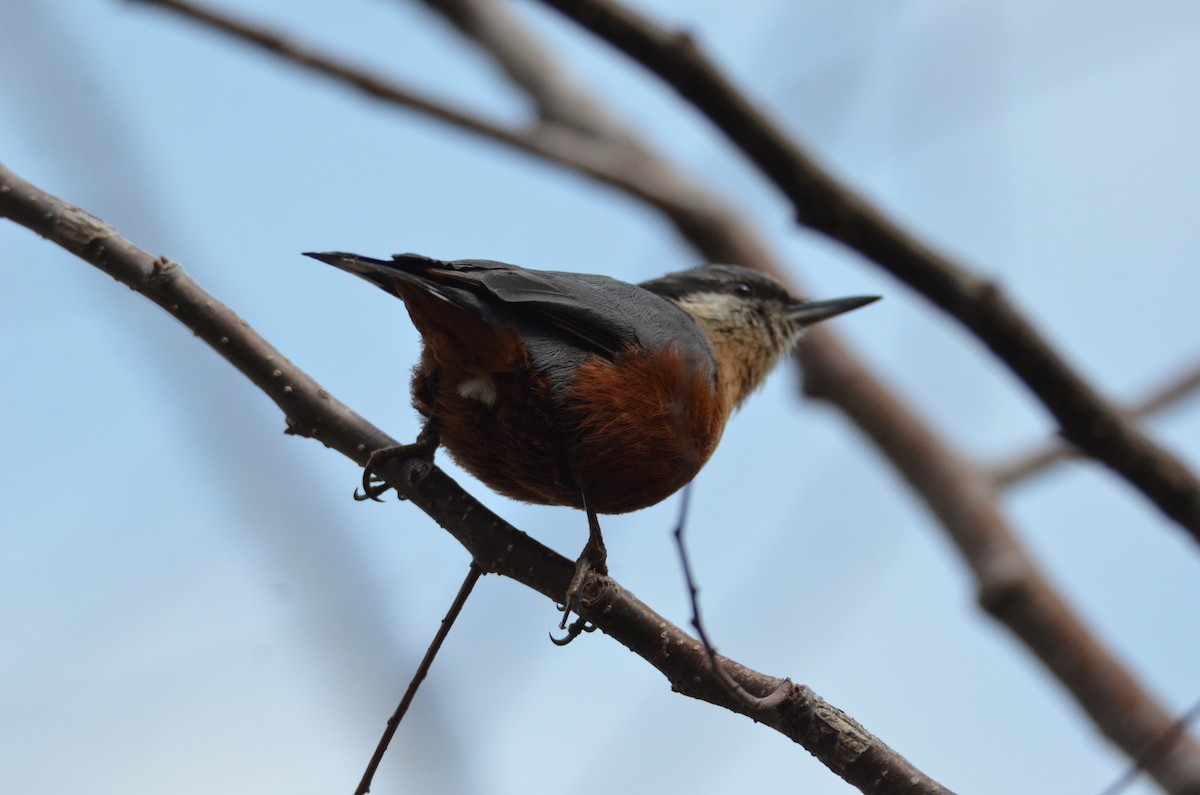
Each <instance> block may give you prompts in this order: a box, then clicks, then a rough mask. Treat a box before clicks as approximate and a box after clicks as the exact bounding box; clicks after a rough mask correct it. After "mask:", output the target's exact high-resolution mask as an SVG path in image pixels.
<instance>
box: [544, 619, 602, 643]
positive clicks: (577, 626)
mask: <svg viewBox="0 0 1200 795" xmlns="http://www.w3.org/2000/svg"><path fill="white" fill-rule="evenodd" d="M566 623H567V619H566V616H565V615H564V617H563V626H560V627H559V629H563V628H565V629H566V630H567V634H566V635H563V636H562V637H561V638H556V637H554V634H553V633H551V634H550V642H551V643H553V644H554V645H555V646H566V645H567V644H568V643H570V642H571V641H573V640H575V639H576V638H578V637H579V636H580V635H582V634H583V633H585V632H595V631H596V625H595V624H593V623H591V622H590V621H588V620H587V619H586V618H583V617H582V616H580V617H579V618H576V619H575V620H574V621H572V622H571V626H569V627H567V626H565V625H566Z"/></svg>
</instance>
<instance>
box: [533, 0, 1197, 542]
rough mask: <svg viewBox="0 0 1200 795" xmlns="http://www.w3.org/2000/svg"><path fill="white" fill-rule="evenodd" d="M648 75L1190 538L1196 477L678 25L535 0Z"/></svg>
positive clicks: (800, 211)
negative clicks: (930, 307)
mask: <svg viewBox="0 0 1200 795" xmlns="http://www.w3.org/2000/svg"><path fill="white" fill-rule="evenodd" d="M542 2H543V3H545V4H546V5H548V6H550V7H552V8H554V9H556V10H557V11H560V12H561V13H563V14H564V15H566V16H567V17H569V18H571V19H573V20H574V21H575V22H577V23H578V24H579V25H580V26H582V27H584V28H586V29H588V30H590V31H591V32H592V33H594V34H595V35H596V36H598V37H599V38H601V39H603V40H605V41H607V42H608V43H609V44H611V45H613V46H614V47H616V48H617V49H619V50H621V51H623V52H624V53H625V54H627V55H628V56H629V57H630V58H632V59H634V60H635V61H637V62H638V63H640V64H642V65H643V66H645V67H646V68H647V69H649V70H650V71H652V72H654V73H655V74H657V75H658V76H659V77H660V78H662V80H663V81H664V82H666V83H667V84H668V85H670V86H671V87H673V88H674V89H675V90H676V91H677V92H678V93H679V94H680V95H682V96H683V97H684V98H686V99H687V100H688V101H690V102H691V103H692V104H693V105H695V107H696V108H697V109H699V110H700V111H701V112H703V113H704V114H705V115H707V116H708V118H709V119H710V120H711V121H712V122H713V123H714V124H715V125H716V126H717V127H718V128H720V129H721V130H722V131H723V132H724V133H725V134H726V135H727V136H728V137H729V139H730V140H731V141H733V143H735V144H736V145H737V146H738V147H739V148H740V149H741V150H742V152H743V153H745V155H746V156H747V157H749V158H750V160H752V161H753V162H754V164H755V165H757V166H758V168H759V170H760V171H761V172H762V173H763V174H764V175H765V176H766V177H767V178H769V179H770V180H771V181H772V182H774V183H775V185H776V187H778V188H779V189H780V190H781V191H782V192H783V193H784V195H786V196H787V197H788V198H789V199H790V200H791V201H792V204H793V206H794V207H795V210H796V217H797V220H798V221H799V222H800V223H802V224H804V225H806V226H809V227H811V228H812V229H815V230H817V231H819V232H822V233H823V234H825V235H827V236H829V237H831V238H833V239H834V240H837V241H840V242H841V243H843V244H845V245H846V246H848V247H850V248H852V249H854V250H855V251H858V252H859V253H861V254H862V255H863V256H865V257H867V258H868V259H870V260H872V261H874V262H876V263H877V264H879V265H880V266H882V267H883V268H884V269H885V270H887V271H888V272H889V273H891V274H892V275H894V276H895V277H896V278H898V279H900V280H901V281H903V282H905V283H906V284H908V285H909V286H910V287H912V288H913V289H914V290H916V291H917V292H918V293H920V294H921V295H923V296H925V297H926V298H927V299H929V300H930V301H931V302H932V303H933V304H934V305H935V306H937V307H939V308H941V309H942V310H944V311H945V312H947V313H948V314H949V315H951V316H952V317H954V318H955V319H957V320H958V321H959V322H960V323H962V324H963V325H964V326H966V327H967V328H968V329H970V330H971V331H972V332H973V333H974V334H975V335H976V336H977V337H979V339H980V340H982V341H983V342H984V343H985V344H986V345H987V346H988V347H989V348H990V349H991V350H992V352H993V353H994V354H996V356H997V357H998V358H999V359H1000V360H1001V361H1003V362H1004V363H1005V364H1006V365H1008V367H1009V369H1010V370H1012V371H1013V373H1015V374H1016V375H1017V376H1018V377H1019V378H1020V379H1021V380H1022V381H1024V382H1025V384H1026V385H1027V386H1028V387H1029V388H1030V390H1032V391H1033V393H1034V394H1035V395H1037V397H1038V398H1039V399H1040V400H1041V402H1042V403H1043V404H1044V405H1045V406H1046V408H1047V409H1049V411H1050V413H1051V414H1053V415H1054V418H1055V419H1056V420H1057V421H1058V423H1059V424H1060V425H1061V426H1062V429H1063V435H1064V437H1065V438H1066V439H1068V440H1069V441H1070V442H1071V443H1072V444H1074V445H1075V446H1076V447H1078V448H1079V449H1080V450H1082V451H1084V452H1086V453H1087V454H1088V455H1090V456H1092V457H1093V458H1095V459H1097V460H1098V461H1101V462H1103V463H1104V464H1106V465H1107V466H1109V467H1110V468H1112V469H1113V470H1114V471H1115V472H1117V473H1118V474H1120V475H1121V476H1122V477H1124V478H1125V479H1126V480H1128V481H1129V482H1130V483H1131V484H1133V485H1134V486H1135V487H1136V488H1137V489H1138V490H1140V491H1141V492H1142V493H1143V494H1145V495H1146V496H1147V497H1148V498H1149V499H1150V500H1151V501H1152V502H1153V503H1154V504H1155V505H1157V506H1158V507H1159V509H1160V510H1161V511H1162V512H1163V513H1164V514H1166V515H1167V516H1169V517H1170V518H1172V519H1174V520H1175V521H1176V522H1177V523H1179V524H1180V525H1181V526H1182V527H1183V528H1184V529H1186V530H1187V531H1188V532H1189V533H1190V534H1191V535H1192V537H1193V538H1194V539H1196V540H1197V541H1200V481H1197V480H1196V477H1195V476H1194V475H1193V474H1192V472H1190V471H1189V470H1188V468H1187V467H1186V466H1185V465H1184V464H1183V462H1182V461H1180V460H1179V459H1178V458H1177V457H1175V456H1174V455H1172V454H1171V453H1169V452H1167V451H1166V450H1164V449H1162V448H1161V447H1159V446H1158V445H1157V444H1156V443H1155V442H1154V441H1153V440H1151V439H1150V438H1149V437H1147V436H1145V435H1144V434H1142V433H1141V431H1139V430H1138V428H1137V427H1136V426H1135V425H1134V424H1133V423H1131V422H1129V421H1128V420H1127V419H1126V418H1125V417H1123V416H1122V415H1121V414H1120V412H1118V411H1116V410H1115V409H1114V408H1113V407H1112V406H1110V405H1109V404H1108V403H1107V402H1106V401H1105V400H1104V399H1103V398H1102V397H1101V396H1100V394H1099V393H1098V392H1096V390H1095V389H1093V388H1092V387H1091V385H1090V384H1088V383H1087V382H1086V381H1084V379H1083V378H1082V377H1081V376H1080V375H1079V374H1077V373H1076V372H1075V371H1074V370H1073V369H1072V368H1071V367H1070V366H1068V364H1067V363H1066V361H1065V360H1064V359H1063V358H1062V357H1061V356H1060V355H1059V354H1058V352H1057V351H1055V350H1054V349H1053V348H1052V347H1051V346H1050V345H1049V344H1048V343H1047V342H1046V341H1045V340H1044V339H1043V338H1042V336H1041V334H1039V333H1038V331H1037V330H1036V329H1035V328H1034V327H1033V325H1032V324H1031V323H1030V322H1029V321H1028V320H1026V319H1025V318H1024V317H1023V316H1022V315H1021V313H1020V312H1018V311H1017V309H1016V308H1015V307H1014V306H1013V305H1012V304H1011V303H1010V302H1009V301H1008V299H1007V298H1006V297H1005V296H1004V294H1003V292H1002V291H1001V290H1000V288H999V286H998V285H996V284H995V283H992V282H989V281H986V280H984V279H980V278H979V277H977V276H975V275H974V274H972V273H970V272H969V271H967V270H966V269H965V268H963V267H961V266H959V265H958V264H956V263H954V262H952V261H951V260H950V259H949V258H947V257H945V256H943V255H941V254H939V253H937V252H935V251H934V250H933V249H931V248H929V247H928V246H926V245H924V244H923V243H921V242H920V241H918V240H917V239H916V238H915V237H913V236H912V235H910V234H909V233H908V232H907V231H905V230H903V229H901V228H900V227H899V226H897V225H896V224H895V223H894V222H893V221H891V220H890V219H889V218H887V217H886V216H884V214H883V213H882V212H880V211H879V210H878V209H876V208H875V207H873V206H871V205H870V204H869V203H868V202H867V201H866V199H864V198H863V197H861V196H859V195H857V194H855V193H854V192H853V191H851V190H850V189H849V188H847V187H846V186H844V185H842V184H840V183H839V182H837V181H836V180H835V179H834V178H833V177H832V176H830V175H829V174H828V173H827V172H826V171H825V170H824V169H822V168H821V167H820V166H819V165H817V163H816V162H815V161H814V160H813V159H812V158H811V157H809V155H808V154H806V153H805V152H804V151H802V150H801V149H800V148H799V147H798V146H797V145H796V144H795V143H794V142H793V141H792V140H791V139H790V138H789V137H788V136H787V135H786V134H785V133H784V132H783V131H782V130H781V129H780V128H778V127H777V126H776V125H775V124H774V123H773V122H772V121H771V120H770V119H768V118H767V117H766V116H765V115H764V114H763V113H761V112H760V111H759V110H758V109H757V108H755V107H754V106H753V105H752V104H751V103H750V101H749V100H747V99H746V97H744V96H743V95H742V94H741V92H740V91H739V90H738V89H737V88H736V87H735V86H734V85H733V84H732V83H731V82H730V81H729V80H728V79H727V78H726V77H725V76H724V75H723V74H722V73H721V72H720V70H719V69H717V67H716V66H715V65H714V64H713V63H712V62H711V61H710V60H709V59H708V58H707V57H706V56H705V54H704V53H703V52H702V51H701V50H700V48H699V47H698V46H697V45H696V43H695V42H694V41H693V40H692V39H691V37H690V36H688V35H687V34H686V33H680V32H674V31H670V30H667V29H666V28H663V27H660V26H659V25H657V24H655V23H654V22H652V21H650V20H649V19H647V18H645V17H643V16H641V15H639V14H638V13H636V12H635V11H632V10H630V9H628V8H625V7H623V6H621V5H619V4H617V3H616V2H613V0H542Z"/></svg>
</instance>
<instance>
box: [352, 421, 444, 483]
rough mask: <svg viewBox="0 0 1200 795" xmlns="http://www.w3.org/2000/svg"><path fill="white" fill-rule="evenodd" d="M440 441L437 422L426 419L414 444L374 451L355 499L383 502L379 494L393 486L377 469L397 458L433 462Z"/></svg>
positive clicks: (364, 468)
mask: <svg viewBox="0 0 1200 795" xmlns="http://www.w3.org/2000/svg"><path fill="white" fill-rule="evenodd" d="M440 443H441V433H440V431H439V430H438V427H437V423H436V422H434V421H433V420H426V421H425V425H424V426H423V427H422V428H421V432H420V433H419V434H417V440H416V441H415V442H413V443H412V444H400V445H396V446H394V447H381V448H379V449H378V450H376V451H374V452H373V453H371V457H370V458H368V459H367V465H366V466H365V467H363V476H362V492H361V493H360V492H359V491H358V490H357V489H355V491H354V499H356V500H358V501H360V502H361V501H363V500H375V502H383V500H381V499H379V496H380V495H381V494H383V493H384V492H386V491H387V490H388V489H390V488H391V486H389V485H387V483H385V482H384V480H383V478H381V477H379V476H378V475H377V474H375V470H377V469H379V467H381V466H382V465H383V464H385V463H387V462H388V461H391V460H392V459H395V458H407V457H416V458H424V459H425V460H427V461H430V462H432V461H433V454H434V453H435V452H436V451H437V449H438V445H439V444H440ZM401 499H403V497H402V498H401Z"/></svg>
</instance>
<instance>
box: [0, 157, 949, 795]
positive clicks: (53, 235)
mask: <svg viewBox="0 0 1200 795" xmlns="http://www.w3.org/2000/svg"><path fill="white" fill-rule="evenodd" d="M0 217H6V218H9V219H11V220H13V221H15V222H16V223H18V224H20V225H22V226H25V227H27V228H29V229H31V230H32V231H34V232H36V233H38V234H39V235H41V236H42V237H45V238H47V239H48V240H50V241H51V242H54V243H56V244H58V245H60V246H62V247H63V248H64V249H66V250H67V251H70V252H71V253H72V254H75V255H76V256H78V257H80V258H81V259H83V260H85V261H87V262H89V263H91V264H92V265H94V266H95V267H97V268H99V269H100V270H102V271H104V272H105V273H107V274H109V275H110V276H112V277H113V278H115V279H117V280H118V281H120V282H122V283H123V284H125V285H127V286H128V287H130V288H131V289H132V290H133V291H135V292H137V293H140V294H141V295H143V296H144V297H146V298H148V299H149V300H151V301H153V302H154V303H156V304H158V305H159V306H160V307H162V308H163V309H165V310H167V312H168V313H170V314H171V315H172V316H173V317H174V318H175V319H177V320H179V321H180V322H181V323H183V324H184V325H185V326H187V327H188V328H189V329H191V331H192V332H193V333H194V334H195V335H196V336H197V337H199V338H200V339H202V340H204V342H206V343H207V344H208V345H209V346H210V347H212V348H213V350H215V351H216V352H217V353H218V354H220V355H221V356H222V357H224V358H225V359H227V360H228V361H229V362H230V363H231V364H233V365H234V366H235V367H237V368H238V370H240V371H241V372H242V373H243V374H244V375H246V377H247V378H249V379H250V380H251V381H252V382H253V383H254V384H256V385H257V386H258V387H259V388H260V389H262V390H263V392H264V393H266V395H267V396H268V397H269V398H271V400H273V401H274V402H275V403H276V405H278V406H279V407H280V409H282V410H283V412H284V414H285V416H286V418H287V424H288V432H289V433H293V434H296V435H301V436H309V437H312V438H314V439H317V440H318V441H320V442H322V443H323V444H325V445H326V446H327V447H329V448H331V449H334V450H337V451H338V452H340V453H342V454H343V455H346V456H347V457H349V458H351V459H352V460H354V461H356V462H358V463H359V464H363V463H365V462H366V460H367V458H368V456H369V454H370V451H372V450H376V449H379V448H381V447H387V446H392V445H394V444H395V442H394V440H392V439H390V438H389V437H388V436H387V435H386V434H384V433H383V432H382V431H380V430H379V429H378V428H376V427H375V426H373V425H371V424H370V423H368V422H367V421H366V420H364V419H363V418H362V417H360V416H359V415H357V414H355V413H354V412H353V411H351V410H350V409H349V408H347V407H346V406H345V405H344V404H342V403H340V402H339V401H337V400H336V399H335V398H333V397H332V396H331V395H330V394H329V393H328V392H326V391H325V390H324V389H323V388H322V387H321V386H320V385H319V384H317V383H316V381H314V380H313V379H312V378H311V377H310V376H308V375H307V374H306V373H304V372H303V371H301V370H300V369H299V368H297V367H296V366H295V365H293V364H292V363H291V362H290V361H288V360H287V359H286V358H285V357H284V356H283V355H282V354H281V353H279V351H277V350H276V349H275V348H274V347H272V346H271V345H270V343H268V342H267V341H266V340H264V339H263V338H262V337H261V336H259V335H258V334H257V333H256V332H255V331H254V330H253V329H251V328H250V326H249V324H247V323H246V322H245V321H243V320H242V319H241V318H239V317H238V316H237V315H236V314H235V313H234V312H233V311H232V310H231V309H229V307H227V306H225V305H224V304H222V303H221V302H219V301H217V299H215V298H214V297H213V296H212V295H210V294H209V293H207V292H205V291H204V290H203V289H202V288H201V287H200V286H199V285H198V284H197V283H196V282H195V281H193V280H192V279H191V277H189V276H188V275H187V274H186V273H185V272H184V271H183V269H182V268H181V267H180V266H179V265H178V264H177V263H174V262H171V261H169V260H167V259H165V258H162V257H154V256H153V255H151V254H149V253H148V252H146V251H144V250H142V249H140V248H138V247H137V246H135V245H134V244H133V243H131V242H129V241H128V240H126V239H125V238H123V237H121V236H120V235H119V234H118V233H117V232H116V231H115V230H114V229H112V228H111V227H110V226H108V225H107V224H105V223H104V222H103V221H101V220H99V219H98V218H95V217H94V216H92V215H89V214H88V213H86V212H84V211H83V210H81V209H79V208H78V207H74V206H71V205H69V204H66V203H64V202H62V201H61V200H59V199H57V198H55V197H53V196H51V195H49V194H47V193H45V192H44V191H41V190H40V189H38V188H37V187H35V186H33V185H31V184H29V183H28V182H25V181H24V180H22V179H20V178H19V177H18V176H16V175H15V174H13V173H12V172H11V171H9V170H8V169H7V168H5V167H4V166H3V165H0ZM378 474H380V475H381V476H382V477H384V478H385V479H386V480H387V481H388V482H389V483H390V484H391V485H392V486H393V487H395V488H396V490H397V491H398V492H399V493H400V494H402V495H403V496H404V497H405V498H406V499H408V500H410V501H411V502H412V503H413V504H414V505H416V506H417V507H418V508H420V509H421V510H423V511H425V513H427V514H428V515H429V516H430V517H432V518H433V519H434V520H435V521H437V522H438V524H439V525H441V526H442V527H443V528H444V529H445V530H447V531H448V532H449V533H450V534H451V535H452V536H454V538H456V539H457V540H458V541H459V542H460V543H461V544H462V545H463V546H464V547H466V549H467V551H468V552H470V553H471V556H472V559H473V560H474V561H475V562H476V563H477V564H478V565H479V567H480V568H481V569H482V570H483V571H485V572H493V573H497V574H502V575H504V576H506V577H510V578H512V579H514V580H516V581H517V582H520V583H522V584H523V585H526V586H528V587H529V588H532V589H533V590H535V591H537V592H539V593H541V594H543V595H545V596H546V597H548V598H550V599H551V600H555V599H559V598H561V596H562V594H563V593H565V592H566V589H567V584H568V582H569V581H570V579H571V576H572V573H573V571H574V566H573V565H572V563H571V561H569V560H567V559H566V558H564V557H563V556H562V555H559V554H558V553H557V552H555V551H553V550H552V549H549V548H548V547H545V546H543V545H542V544H539V543H538V542H537V541H535V540H533V539H532V538H530V537H529V536H527V535H526V534H524V533H522V532H521V531H519V530H517V529H516V528H515V527H513V526H511V525H509V524H508V523H507V522H505V521H504V520H503V519H501V518H500V517H499V516H497V515H496V514H494V513H492V512H491V511H490V510H488V509H487V508H486V507H485V506H484V505H482V504H481V503H479V502H478V501H476V500H475V499H474V498H473V497H471V495H469V494H467V493H466V492H465V491H463V489H462V488H461V487H460V486H459V485H458V484H457V483H455V482H454V481H453V480H451V479H450V477H448V476H447V475H446V474H445V473H444V472H442V471H441V470H440V469H438V468H437V467H434V466H431V465H429V464H428V462H426V461H425V460H423V459H419V458H409V459H395V460H392V461H389V462H388V463H386V464H384V465H383V466H381V467H380V469H379V473H378ZM579 611H580V613H581V615H583V616H585V617H586V618H587V619H588V620H589V621H591V622H592V623H593V624H595V625H596V626H597V627H598V628H599V629H600V630H601V631H603V632H604V633H606V634H607V635H609V636H610V637H612V638H614V639H615V640H617V641H618V642H619V643H621V644H623V645H624V646H626V647H627V648H629V649H630V650H632V651H634V652H635V653H637V654H639V655H640V656H641V657H643V658H644V659H645V660H646V661H647V662H649V663H650V664H651V665H653V666H654V667H655V668H657V669H658V670H659V671H661V672H662V673H663V675H664V676H666V677H667V679H668V680H669V681H670V683H671V686H672V688H673V689H674V690H678V691H679V692H681V693H684V694H686V695H689V696H692V697H693V698H698V699H701V700H704V701H708V702H709V703H712V704H715V705H717V706H722V707H725V708H726V709H730V710H732V711H734V712H738V713H740V714H743V715H747V716H749V717H751V718H753V719H754V720H756V721H758V722H760V723H764V724H766V725H768V726H770V727H772V728H774V729H775V730H777V731H779V732H780V733H782V734H784V735H785V736H787V737H788V738H789V739H791V740H793V741H794V742H796V743H798V744H800V745H802V746H803V747H805V748H806V749H807V750H808V751H809V752H810V753H812V754H813V755H814V756H816V757H817V758H818V759H820V760H821V761H822V762H823V763H824V764H825V765H826V766H828V767H829V768H830V769H831V770H833V771H834V772H835V773H837V774H838V775H839V776H841V777H842V778H843V779H845V780H846V781H848V782H850V783H851V784H854V785H855V786H857V787H859V789H860V790H862V791H863V792H868V793H880V794H881V795H885V794H891V793H895V794H897V795H899V794H901V793H904V794H907V793H913V794H914V795H915V793H946V792H949V790H947V789H945V788H944V787H942V786H941V785H939V784H937V783H936V782H935V781H933V780H932V779H930V778H929V777H928V776H926V775H925V774H923V773H921V772H920V771H919V770H917V769H916V768H915V767H913V766H912V764H910V763H909V762H908V761H907V760H905V759H904V758H903V757H901V756H900V755H899V754H897V753H896V752H895V751H893V750H892V749H891V748H889V747H888V746H887V745H885V744H884V743H883V742H881V741H880V740H879V739H878V738H876V737H873V736H872V735H871V734H869V733H868V732H867V731H866V730H865V729H863V728H862V727H861V726H859V725H858V724H857V723H856V722H854V721H853V720H852V719H850V718H849V717H848V716H847V715H845V714H844V713H842V712H841V711H840V710H837V709H836V708H834V707H832V706H830V705H829V704H827V703H826V702H824V701H823V700H821V699H820V698H819V697H817V696H816V695H815V694H813V693H812V691H811V690H809V689H808V688H806V687H803V686H798V685H793V686H792V687H791V691H790V693H789V694H788V697H787V698H786V699H785V700H783V702H782V703H780V704H779V705H778V706H777V707H775V708H773V709H771V710H770V711H755V710H753V709H751V708H750V707H748V706H747V705H746V704H745V703H744V702H741V701H737V700H731V697H730V695H729V692H728V691H727V690H726V689H725V688H724V687H723V686H721V685H720V684H719V683H717V682H715V681H714V680H713V678H712V677H711V675H710V672H709V669H708V657H707V654H706V652H705V650H704V647H703V645H701V644H700V643H699V642H697V641H696V640H695V639H693V638H691V637H690V636H688V635H687V633H685V632H684V631H683V630H681V629H680V628H678V627H676V626H674V625H673V624H671V623H670V622H668V621H667V620H666V619H664V618H663V617H662V616H659V615H658V614H657V613H655V612H654V611H652V610H651V609H650V608H649V607H647V606H646V605H644V604H643V603H641V602H640V601H638V599H637V598H636V597H634V596H633V595H632V594H631V593H629V592H628V591H626V590H625V589H623V588H622V587H621V586H620V585H619V584H618V583H617V582H616V581H615V580H612V579H610V578H607V577H598V576H593V577H592V578H590V579H589V580H588V582H587V583H586V584H585V587H584V593H583V595H582V599H581V601H580V605H579ZM720 661H721V664H722V665H723V666H724V667H725V668H726V669H727V670H728V671H729V672H730V673H731V674H732V675H733V676H734V678H735V679H736V680H737V681H738V684H739V685H740V686H741V687H743V688H744V689H746V690H748V691H750V692H751V693H755V694H758V695H764V694H766V693H769V692H772V691H774V690H775V689H776V688H777V687H778V686H779V685H780V684H781V683H782V682H783V681H784V680H782V679H780V678H777V677H772V676H768V675H766V674H761V673H758V672H756V671H753V670H751V669H749V668H747V667H746V666H743V665H741V664H739V663H737V662H735V661H733V660H729V659H728V658H723V657H722V658H720Z"/></svg>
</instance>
